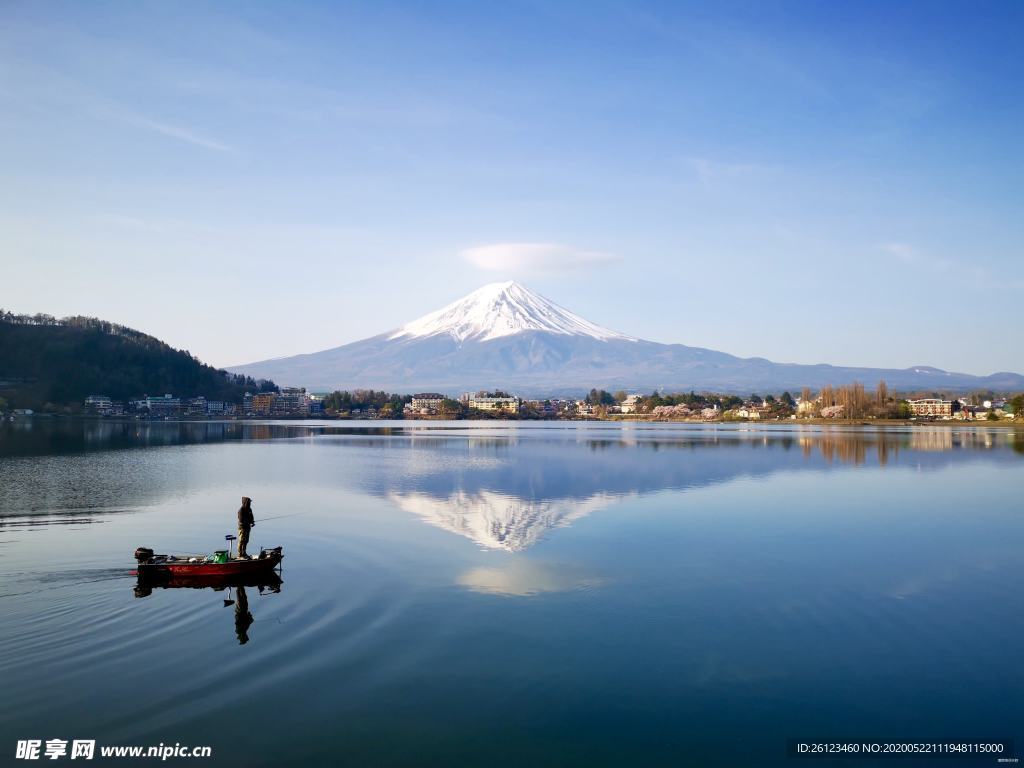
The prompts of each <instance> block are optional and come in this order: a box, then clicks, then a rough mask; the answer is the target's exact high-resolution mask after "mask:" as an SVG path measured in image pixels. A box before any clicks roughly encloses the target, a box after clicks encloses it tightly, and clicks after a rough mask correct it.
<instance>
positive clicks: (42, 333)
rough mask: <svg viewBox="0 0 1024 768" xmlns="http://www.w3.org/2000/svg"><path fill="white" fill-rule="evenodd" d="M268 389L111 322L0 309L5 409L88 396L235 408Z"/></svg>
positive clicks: (0, 387)
mask: <svg viewBox="0 0 1024 768" xmlns="http://www.w3.org/2000/svg"><path fill="white" fill-rule="evenodd" d="M273 388H274V385H273V383H272V382H256V381H254V380H253V379H252V378H249V377H246V376H239V375H235V374H230V373H227V372H225V371H219V370H217V369H216V368H213V367H211V366H209V365H205V364H203V363H201V362H200V361H199V360H197V359H196V358H194V357H193V356H192V355H191V354H189V353H188V352H185V351H183V350H178V349H174V348H173V347H171V346H168V345H167V344H165V343H164V342H162V341H160V340H159V339H155V338H153V337H152V336H148V335H146V334H144V333H141V332H139V331H136V330H133V329H131V328H126V327H124V326H121V325H116V324H114V323H108V322H106V321H103V320H97V319H96V318H92V317H66V318H63V319H57V318H54V317H51V316H49V315H15V314H11V313H9V312H4V311H2V310H0V397H3V398H5V399H6V400H7V401H8V403H9V404H10V405H11V407H15V408H33V409H37V410H39V409H43V408H44V407H45V406H47V405H49V406H50V407H54V406H55V407H57V408H58V409H65V408H68V407H70V408H71V409H77V408H80V407H81V404H82V401H83V400H84V399H85V398H86V397H87V396H89V395H109V396H110V397H111V398H113V399H114V400H122V401H126V400H129V399H131V398H135V397H139V396H141V395H145V394H149V395H163V394H165V393H168V392H169V393H172V394H174V395H176V396H179V397H196V396H199V395H203V396H205V397H206V398H207V399H210V400H225V401H227V402H233V403H234V402H240V401H241V399H242V394H243V393H244V392H245V391H246V390H248V391H250V392H255V391H257V390H261V389H262V390H267V389H273Z"/></svg>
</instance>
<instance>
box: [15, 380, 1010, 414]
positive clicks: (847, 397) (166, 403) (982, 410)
mask: <svg viewBox="0 0 1024 768" xmlns="http://www.w3.org/2000/svg"><path fill="white" fill-rule="evenodd" d="M0 413H5V411H4V408H3V404H2V403H0ZM64 413H66V414H68V415H71V414H70V412H69V411H68V410H65V411H64ZM79 413H80V414H81V415H88V416H95V417H129V418H137V419H157V420H169V419H265V418H280V419H305V418H318V419H319V418H328V419H453V420H454V419H487V418H500V419H520V420H558V419H562V420H581V419H582V420H621V419H641V420H650V421H695V422H719V421H722V422H729V421H769V420H773V421H779V420H784V419H785V420H796V419H825V420H865V419H902V420H926V421H1005V420H1012V419H1015V418H1020V417H1021V414H1024V394H1017V395H1014V396H1010V395H997V394H996V393H993V392H977V393H972V394H966V395H960V396H943V395H942V394H941V393H931V394H918V393H911V394H907V395H905V396H904V395H897V393H895V392H892V391H890V390H889V388H888V387H887V386H886V384H885V382H884V381H883V382H879V383H878V385H877V387H876V388H875V390H874V391H873V392H867V391H866V390H865V388H864V387H863V386H862V385H860V384H851V385H848V386H843V387H824V388H822V389H821V390H820V391H818V392H811V390H809V389H807V388H805V389H803V390H802V391H801V392H800V393H799V394H797V395H796V396H794V395H793V394H792V393H790V392H788V391H786V392H782V393H781V394H778V395H775V394H766V395H764V396H763V397H762V396H760V395H758V394H752V395H750V396H748V397H739V396H737V395H733V394H717V393H696V392H689V393H673V394H667V393H661V392H653V393H651V394H648V395H644V394H640V393H627V392H626V391H624V390H619V391H616V392H607V391H605V390H603V389H592V390H591V391H590V393H589V394H587V395H586V397H583V398H559V397H551V398H526V397H519V396H516V395H514V394H512V393H509V392H506V391H503V390H494V391H477V392H466V393H463V394H461V395H459V396H457V397H451V396H449V395H446V394H444V393H440V392H420V393H416V394H411V395H397V394H390V393H387V392H378V391H374V390H354V391H352V392H349V391H335V392H330V393H312V392H307V390H306V389H305V388H301V387H280V388H276V390H275V391H264V392H246V393H244V395H243V396H242V399H241V402H239V403H232V402H227V401H224V400H215V399H207V398H206V397H203V396H197V397H187V398H186V397H178V396H175V395H174V394H171V393H165V394H163V395H155V396H154V395H143V396H140V397H138V398H136V399H131V400H128V401H127V402H121V401H117V400H113V399H112V398H110V397H109V396H107V395H103V394H94V395H90V396H88V397H86V398H85V400H84V402H83V403H82V406H81V409H80V411H79ZM5 415H7V416H9V417H11V418H16V417H18V416H30V415H33V412H32V411H31V410H28V409H16V410H11V411H10V412H7V413H5Z"/></svg>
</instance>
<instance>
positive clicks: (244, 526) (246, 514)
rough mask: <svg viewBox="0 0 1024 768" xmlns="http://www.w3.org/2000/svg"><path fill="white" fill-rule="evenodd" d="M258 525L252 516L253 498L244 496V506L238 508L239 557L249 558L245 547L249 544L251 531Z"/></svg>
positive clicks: (240, 558)
mask: <svg viewBox="0 0 1024 768" xmlns="http://www.w3.org/2000/svg"><path fill="white" fill-rule="evenodd" d="M254 525H256V521H255V520H254V519H253V516H252V499H250V498H249V497H248V496H243V497H242V506H240V507H239V508H238V559H239V560H248V559H249V555H248V554H247V553H246V551H245V548H246V546H247V545H248V544H249V531H250V529H251V528H252V527H253V526H254Z"/></svg>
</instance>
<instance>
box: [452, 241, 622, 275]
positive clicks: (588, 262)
mask: <svg viewBox="0 0 1024 768" xmlns="http://www.w3.org/2000/svg"><path fill="white" fill-rule="evenodd" d="M462 257H463V258H464V259H465V260H466V261H468V262H469V263H470V264H472V265H473V266H475V267H477V268H478V269H483V270H486V271H488V272H505V273H534V274H536V273H548V272H578V271H581V270H585V269H590V268H593V267H598V266H602V265H604V264H608V263H610V262H613V261H616V260H617V257H616V256H613V255H612V254H610V253H604V252H602V251H588V250H584V249H581V248H573V247H572V246H568V245H560V244H558V243H491V244H489V245H481V246H477V247H475V248H467V249H466V250H464V251H463V252H462Z"/></svg>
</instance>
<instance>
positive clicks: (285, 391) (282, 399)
mask: <svg viewBox="0 0 1024 768" xmlns="http://www.w3.org/2000/svg"><path fill="white" fill-rule="evenodd" d="M270 410H271V412H272V413H273V414H274V415H275V416H306V415H308V414H309V398H308V397H307V396H306V390H305V389H304V388H301V387H282V388H281V391H280V392H278V393H277V394H276V395H275V397H274V400H273V404H272V405H271V408H270Z"/></svg>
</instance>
